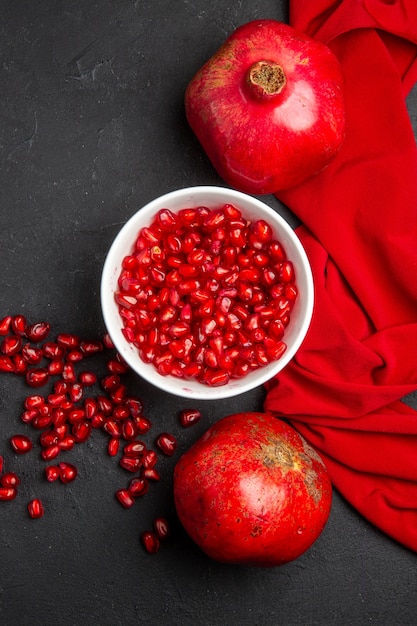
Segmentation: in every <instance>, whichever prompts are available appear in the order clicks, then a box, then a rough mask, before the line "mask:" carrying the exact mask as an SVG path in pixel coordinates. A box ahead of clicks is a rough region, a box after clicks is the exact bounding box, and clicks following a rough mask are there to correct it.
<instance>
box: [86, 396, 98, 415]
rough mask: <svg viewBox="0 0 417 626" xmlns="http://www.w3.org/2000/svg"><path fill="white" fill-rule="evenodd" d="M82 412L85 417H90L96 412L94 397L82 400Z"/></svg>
mask: <svg viewBox="0 0 417 626" xmlns="http://www.w3.org/2000/svg"><path fill="white" fill-rule="evenodd" d="M84 413H85V417H86V418H87V419H91V418H92V417H93V416H94V415H95V414H96V413H97V402H96V401H95V400H94V398H86V399H85V400H84Z"/></svg>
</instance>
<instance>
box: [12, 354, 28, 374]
mask: <svg viewBox="0 0 417 626" xmlns="http://www.w3.org/2000/svg"><path fill="white" fill-rule="evenodd" d="M12 361H13V368H14V373H15V374H26V372H27V370H28V366H29V364H28V362H27V361H26V360H25V359H24V358H23V356H22V354H21V353H18V354H14V355H13V356H12Z"/></svg>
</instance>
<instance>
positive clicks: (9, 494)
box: [0, 487, 17, 502]
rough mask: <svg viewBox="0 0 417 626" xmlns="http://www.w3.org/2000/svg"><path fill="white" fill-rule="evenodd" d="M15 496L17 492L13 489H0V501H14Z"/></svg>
mask: <svg viewBox="0 0 417 626" xmlns="http://www.w3.org/2000/svg"><path fill="white" fill-rule="evenodd" d="M16 495H17V491H16V489H15V488H14V487H0V500H1V501H3V502H8V501H9V500H14V499H15V497H16Z"/></svg>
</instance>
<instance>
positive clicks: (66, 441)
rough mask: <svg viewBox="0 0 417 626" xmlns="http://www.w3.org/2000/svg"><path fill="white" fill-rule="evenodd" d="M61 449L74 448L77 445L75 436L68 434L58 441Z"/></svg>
mask: <svg viewBox="0 0 417 626" xmlns="http://www.w3.org/2000/svg"><path fill="white" fill-rule="evenodd" d="M58 445H59V448H60V450H65V451H67V450H72V449H73V447H74V446H75V437H74V436H73V435H66V436H65V437H63V438H62V439H61V440H60V441H59V442H58Z"/></svg>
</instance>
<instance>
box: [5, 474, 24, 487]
mask: <svg viewBox="0 0 417 626" xmlns="http://www.w3.org/2000/svg"><path fill="white" fill-rule="evenodd" d="M0 484H1V486H2V487H12V488H15V487H17V486H18V485H20V478H19V476H18V475H17V474H16V473H15V472H6V474H3V476H2V477H1V478H0Z"/></svg>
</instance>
